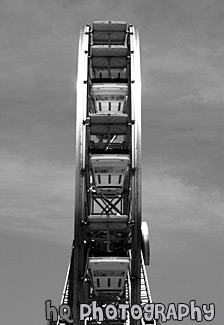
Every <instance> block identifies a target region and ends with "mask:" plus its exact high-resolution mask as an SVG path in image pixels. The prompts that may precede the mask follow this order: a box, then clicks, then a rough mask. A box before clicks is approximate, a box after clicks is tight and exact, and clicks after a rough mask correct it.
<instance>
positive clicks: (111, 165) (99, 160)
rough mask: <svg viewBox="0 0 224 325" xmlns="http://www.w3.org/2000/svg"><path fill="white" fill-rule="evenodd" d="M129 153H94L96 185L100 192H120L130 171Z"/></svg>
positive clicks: (93, 165)
mask: <svg viewBox="0 0 224 325" xmlns="http://www.w3.org/2000/svg"><path fill="white" fill-rule="evenodd" d="M129 160H130V158H129V156H128V155H109V154H108V155H92V156H91V158H90V162H91V166H92V171H93V178H94V186H95V189H96V191H97V192H98V193H100V192H101V193H103V194H116V193H117V194H119V193H121V192H122V190H123V187H124V180H125V176H126V174H127V171H128V163H129Z"/></svg>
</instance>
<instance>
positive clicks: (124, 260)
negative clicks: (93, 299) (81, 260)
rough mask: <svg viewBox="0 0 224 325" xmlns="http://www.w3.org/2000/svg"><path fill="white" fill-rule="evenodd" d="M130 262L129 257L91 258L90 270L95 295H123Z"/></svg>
mask: <svg viewBox="0 0 224 325" xmlns="http://www.w3.org/2000/svg"><path fill="white" fill-rule="evenodd" d="M129 264H130V259H129V258H128V257H91V258H89V270H90V273H91V277H92V281H93V288H94V293H95V295H96V296H100V295H104V296H105V295H110V296H111V295H118V296H119V295H121V294H122V292H123V290H124V284H125V279H126V275H127V271H128V268H129Z"/></svg>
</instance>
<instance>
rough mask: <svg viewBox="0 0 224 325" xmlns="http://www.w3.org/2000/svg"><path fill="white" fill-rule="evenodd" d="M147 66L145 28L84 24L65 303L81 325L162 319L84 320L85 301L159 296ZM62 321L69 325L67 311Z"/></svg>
mask: <svg viewBox="0 0 224 325" xmlns="http://www.w3.org/2000/svg"><path fill="white" fill-rule="evenodd" d="M140 70H141V66H140V45H139V33H138V30H137V29H136V28H135V27H133V26H132V25H128V24H127V23H126V22H123V21H96V22H94V23H93V24H92V25H91V26H90V25H86V26H85V27H83V28H82V29H81V33H80V40H79V54H78V72H77V92H76V149H75V150H76V170H75V215H74V220H75V229H74V242H73V249H72V256H71V261H70V264H69V268H68V273H67V277H66V281H65V286H64V291H63V295H62V300H61V302H62V303H63V304H68V305H69V306H70V307H71V309H72V313H73V319H74V321H75V324H77V325H79V324H80V325H81V324H84V323H85V324H88V325H90V324H92V325H96V324H114V325H121V324H132V325H134V324H140V323H141V324H142V325H144V324H157V323H156V321H155V320H154V319H152V320H150V321H148V322H147V321H145V320H144V319H141V320H136V319H133V318H132V317H131V315H130V313H129V312H127V317H126V319H125V320H121V319H119V317H118V318H117V319H115V320H113V321H109V322H108V321H105V322H104V321H101V322H96V321H95V320H93V319H91V317H90V318H88V319H85V320H80V319H81V317H80V316H81V315H80V308H79V306H80V304H82V303H86V304H90V305H91V303H92V302H93V301H96V302H97V304H98V305H99V306H103V305H105V304H107V303H110V304H113V305H114V306H116V305H117V304H118V303H119V304H120V303H123V304H128V305H130V306H132V305H134V304H138V305H140V306H144V304H146V303H151V302H152V299H151V294H150V289H149V284H148V279H147V274H146V269H145V265H149V236H148V227H147V223H146V222H142V206H141V205H142V202H141V201H142V192H141V177H142V175H141V173H142V171H141V71H140ZM57 324H67V323H66V322H65V321H64V320H63V319H61V318H60V317H59V319H58V321H57Z"/></svg>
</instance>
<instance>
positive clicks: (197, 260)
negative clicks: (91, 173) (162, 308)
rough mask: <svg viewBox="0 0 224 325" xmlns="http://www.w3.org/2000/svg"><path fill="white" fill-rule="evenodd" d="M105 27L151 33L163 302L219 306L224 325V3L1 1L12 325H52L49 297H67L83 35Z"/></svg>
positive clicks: (152, 201)
mask: <svg viewBox="0 0 224 325" xmlns="http://www.w3.org/2000/svg"><path fill="white" fill-rule="evenodd" d="M94 20H126V21H127V22H128V23H131V24H133V25H135V26H136V27H138V28H139V30H140V41H141V58H142V61H141V62H142V95H143V107H142V111H143V125H142V126H143V128H142V134H143V137H142V138H143V212H144V214H143V218H144V219H145V220H147V221H148V223H149V228H150V238H151V267H149V268H148V274H149V280H150V284H151V291H152V295H153V298H154V300H155V301H156V302H162V303H165V304H168V303H180V302H181V303H188V302H189V300H193V299H195V300H196V303H197V304H198V305H201V304H204V303H206V304H209V303H215V304H216V318H215V320H214V321H213V322H212V324H214V325H222V324H223V316H222V311H223V305H224V285H223V283H224V281H223V273H224V256H223V250H224V235H223V229H224V200H223V198H224V59H223V58H224V34H223V30H224V2H223V1H222V0H136V1H133V0H88V1H87V0H73V1H72V0H16V1H14V0H1V2H0V137H1V147H0V184H1V185H0V193H1V201H0V315H1V324H5V325H8V324H17V325H25V324H30V323H32V325H40V324H46V322H45V315H44V302H45V300H47V299H51V300H52V303H53V304H55V305H58V304H59V301H60V296H61V291H62V288H63V285H64V279H65V275H66V269H67V265H68V263H69V259H70V247H71V243H72V239H73V210H74V208H73V205H74V170H75V165H74V162H75V143H74V136H75V124H74V121H75V80H76V71H77V51H78V38H79V31H80V27H81V25H85V24H86V23H91V22H92V21H94ZM171 323H173V322H172V321H170V324H171ZM190 323H191V322H190V319H189V318H187V319H186V320H185V321H183V322H182V324H183V325H185V324H186V325H188V324H190ZM203 324H204V323H203Z"/></svg>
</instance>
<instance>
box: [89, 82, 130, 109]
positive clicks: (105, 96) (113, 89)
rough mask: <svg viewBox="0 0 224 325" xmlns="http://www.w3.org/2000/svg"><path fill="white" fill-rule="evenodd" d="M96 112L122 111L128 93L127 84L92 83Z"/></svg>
mask: <svg viewBox="0 0 224 325" xmlns="http://www.w3.org/2000/svg"><path fill="white" fill-rule="evenodd" d="M92 94H93V99H94V103H95V109H96V113H100V114H102V113H104V114H105V113H106V114H116V113H124V112H125V108H126V102H127V95H128V85H127V84H116V83H114V84H108V83H99V84H94V85H92Z"/></svg>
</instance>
